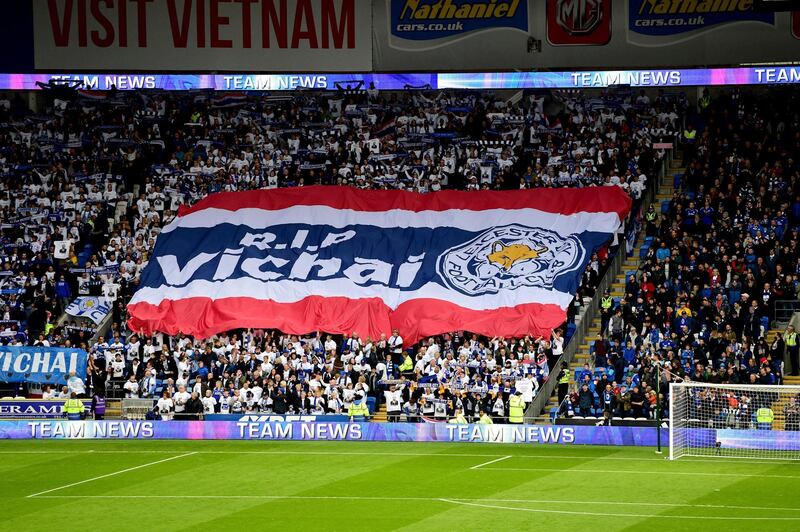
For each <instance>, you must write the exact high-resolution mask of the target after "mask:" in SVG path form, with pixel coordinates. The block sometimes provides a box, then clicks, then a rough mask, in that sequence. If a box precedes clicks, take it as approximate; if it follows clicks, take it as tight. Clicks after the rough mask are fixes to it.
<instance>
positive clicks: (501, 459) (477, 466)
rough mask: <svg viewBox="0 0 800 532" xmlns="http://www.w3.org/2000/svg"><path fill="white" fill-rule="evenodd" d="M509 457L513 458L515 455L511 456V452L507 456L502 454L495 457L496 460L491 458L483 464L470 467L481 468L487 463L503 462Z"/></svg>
mask: <svg viewBox="0 0 800 532" xmlns="http://www.w3.org/2000/svg"><path fill="white" fill-rule="evenodd" d="M509 458H513V456H511V455H510V454H509V455H507V456H501V457H500V458H495V459H494V460H489V461H488V462H483V463H481V464H478V465H475V466H472V467H470V469H480V468H481V467H483V466H486V465H489V464H496V463H497V462H502V461H503V460H508V459H509Z"/></svg>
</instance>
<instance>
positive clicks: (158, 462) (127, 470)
mask: <svg viewBox="0 0 800 532" xmlns="http://www.w3.org/2000/svg"><path fill="white" fill-rule="evenodd" d="M193 454H197V453H196V452H195V451H192V452H190V453H185V454H180V455H178V456H170V457H169V458H164V459H162V460H156V461H155V462H148V463H146V464H142V465H138V466H134V467H128V468H126V469H121V470H119V471H114V472H113V473H106V474H105V475H100V476H97V477H92V478H87V479H86V480H79V481H78V482H73V483H71V484H65V485H63V486H59V487H57V488H52V489H49V490H44V491H40V492H38V493H32V494H30V495H28V496H27V497H26V499H31V498H33V497H39V496H41V495H44V494H46V493H52V492H54V491H58V490H63V489H66V488H71V487H73V486H79V485H81V484H86V483H87V482H94V481H95V480H101V479H104V478H108V477H113V476H116V475H121V474H122V473H127V472H129V471H135V470H137V469H142V468H144V467H150V466H154V465H157V464H163V463H164V462H169V461H171V460H177V459H178V458H185V457H187V456H191V455H193Z"/></svg>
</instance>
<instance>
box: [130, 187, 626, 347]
mask: <svg viewBox="0 0 800 532" xmlns="http://www.w3.org/2000/svg"><path fill="white" fill-rule="evenodd" d="M630 205H631V201H630V198H629V196H628V195H627V194H626V193H625V192H624V191H623V190H622V189H620V188H619V187H615V186H609V187H596V188H585V189H579V190H573V189H569V190H568V189H541V190H528V191H521V190H514V191H503V192H489V191H482V192H459V191H444V192H438V193H432V194H418V193H412V192H404V191H399V190H390V191H371V190H358V189H355V188H351V187H335V188H334V187H324V186H317V187H303V188H294V189H282V190H259V191H251V192H234V193H221V194H214V195H212V196H209V197H207V198H205V199H204V200H202V201H200V202H199V203H197V204H196V205H195V206H193V207H191V208H188V209H183V210H182V211H180V213H179V215H178V217H176V218H175V220H173V221H172V222H171V223H170V224H168V225H167V226H166V227H165V228H164V230H163V231H162V232H161V234H160V235H159V237H158V240H157V241H156V246H155V249H154V252H153V256H152V258H151V260H150V262H149V264H148V266H147V268H146V269H145V270H144V272H143V274H142V278H141V285H140V289H139V290H138V291H137V292H136V294H135V295H134V296H133V299H132V300H131V302H130V304H129V305H128V311H129V316H130V318H129V325H130V327H131V328H132V329H133V330H135V331H140V332H144V333H152V332H154V331H162V332H166V333H169V334H175V333H177V332H179V331H180V332H183V333H186V334H192V335H196V336H199V337H207V336H209V335H212V334H214V333H217V332H220V331H223V330H227V329H231V328H236V327H270V328H272V327H274V328H278V329H280V330H282V331H285V332H287V333H293V334H302V333H307V332H310V331H317V330H322V331H327V332H331V333H346V334H349V333H351V332H358V333H359V334H360V335H362V336H371V337H372V338H378V337H379V336H380V334H387V335H388V334H390V333H391V331H392V329H393V328H397V329H400V332H401V335H402V336H403V337H404V338H405V339H406V341H407V342H414V341H416V340H417V339H419V338H421V337H423V336H427V335H432V334H438V333H441V332H445V331H453V330H469V331H473V332H476V333H480V334H485V335H488V336H524V335H526V334H533V335H547V334H549V333H550V331H551V330H552V329H553V328H555V327H557V326H559V325H561V324H562V323H563V321H564V319H565V316H566V308H567V305H568V304H569V303H570V301H571V300H572V297H573V296H574V294H575V292H576V290H577V288H578V284H579V282H580V276H581V274H582V272H583V269H584V268H585V266H586V264H587V262H588V261H589V258H590V257H591V254H592V252H593V251H594V250H595V249H596V248H598V247H599V246H601V245H602V244H604V243H605V242H608V241H609V240H610V239H611V237H612V235H613V234H614V233H615V232H617V231H618V230H619V228H620V225H621V223H622V220H624V218H625V216H626V215H627V214H628V211H629V210H630Z"/></svg>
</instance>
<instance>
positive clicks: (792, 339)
mask: <svg viewBox="0 0 800 532" xmlns="http://www.w3.org/2000/svg"><path fill="white" fill-rule="evenodd" d="M796 345H797V333H796V332H794V331H791V332H787V333H786V347H794V346H796Z"/></svg>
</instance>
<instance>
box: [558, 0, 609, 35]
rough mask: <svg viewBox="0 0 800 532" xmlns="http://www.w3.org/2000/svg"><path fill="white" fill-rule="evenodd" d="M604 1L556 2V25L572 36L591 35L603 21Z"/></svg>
mask: <svg viewBox="0 0 800 532" xmlns="http://www.w3.org/2000/svg"><path fill="white" fill-rule="evenodd" d="M602 3H603V0H556V8H555V9H556V23H557V24H558V25H559V27H561V29H563V30H564V31H566V32H567V33H569V34H570V35H585V34H587V33H591V32H592V31H593V30H594V29H595V28H596V27H597V25H598V24H600V21H601V20H602V19H603V9H602Z"/></svg>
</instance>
